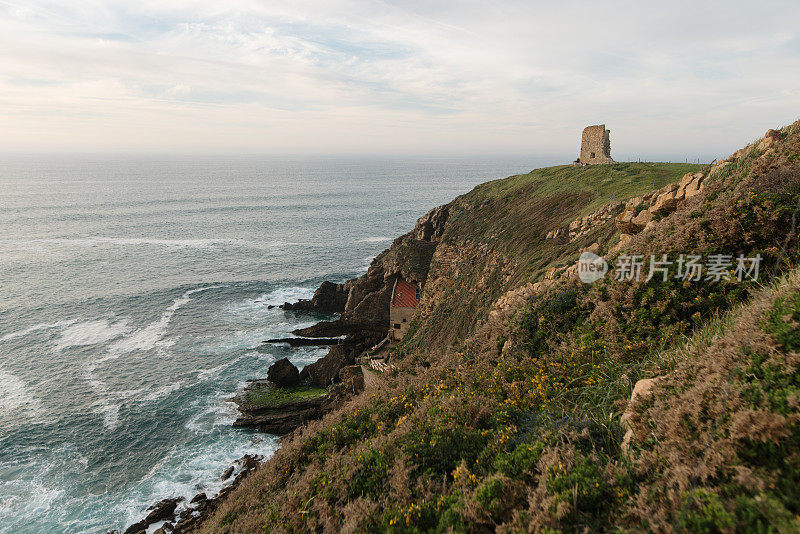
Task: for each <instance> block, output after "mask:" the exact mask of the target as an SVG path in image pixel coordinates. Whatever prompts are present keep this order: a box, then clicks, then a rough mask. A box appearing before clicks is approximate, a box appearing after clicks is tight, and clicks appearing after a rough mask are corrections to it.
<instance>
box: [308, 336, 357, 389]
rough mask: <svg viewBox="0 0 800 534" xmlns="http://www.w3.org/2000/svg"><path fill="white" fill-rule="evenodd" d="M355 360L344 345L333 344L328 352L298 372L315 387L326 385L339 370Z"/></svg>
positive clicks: (334, 377) (330, 382)
mask: <svg viewBox="0 0 800 534" xmlns="http://www.w3.org/2000/svg"><path fill="white" fill-rule="evenodd" d="M354 362H355V355H354V354H353V353H352V351H351V349H350V348H349V347H348V346H346V345H334V346H332V347H331V348H330V350H329V351H328V354H326V355H325V356H323V357H322V358H320V359H319V360H317V361H315V362H314V363H312V364H309V365H306V366H305V367H304V368H303V371H302V372H301V373H300V378H301V379H302V380H308V382H309V384H310V385H312V386H315V387H320V388H324V387H328V386H330V385H331V384H332V383H333V381H334V380H335V379H336V378H337V376H338V374H339V370H340V369H341V368H342V367H345V366H346V365H351V364H353V363H354Z"/></svg>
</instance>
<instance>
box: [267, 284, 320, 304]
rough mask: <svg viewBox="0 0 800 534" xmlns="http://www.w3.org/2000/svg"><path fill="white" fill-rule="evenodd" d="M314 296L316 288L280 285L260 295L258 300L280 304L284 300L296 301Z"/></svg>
mask: <svg viewBox="0 0 800 534" xmlns="http://www.w3.org/2000/svg"><path fill="white" fill-rule="evenodd" d="M313 296H314V289H312V288H310V287H298V286H293V287H279V288H277V289H273V290H272V291H270V292H269V293H266V294H264V295H262V296H261V297H259V298H258V299H257V300H258V301H260V302H261V303H263V304H267V305H273V306H278V305H280V304H283V303H284V302H296V301H298V300H300V299H310V298H311V297H313Z"/></svg>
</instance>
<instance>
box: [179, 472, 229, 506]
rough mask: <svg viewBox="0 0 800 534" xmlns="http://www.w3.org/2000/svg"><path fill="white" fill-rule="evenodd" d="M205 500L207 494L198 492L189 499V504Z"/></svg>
mask: <svg viewBox="0 0 800 534" xmlns="http://www.w3.org/2000/svg"><path fill="white" fill-rule="evenodd" d="M231 467H233V466H231ZM231 473H233V471H231ZM229 476H230V475H229ZM207 500H208V495H206V494H205V493H198V494H197V495H195V496H194V497H192V500H191V501H189V504H198V503H201V502H206V501H207Z"/></svg>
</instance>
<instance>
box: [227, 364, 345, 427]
mask: <svg viewBox="0 0 800 534" xmlns="http://www.w3.org/2000/svg"><path fill="white" fill-rule="evenodd" d="M337 372H338V370H337ZM269 387H272V386H271V384H270V383H269V382H265V381H263V380H253V381H251V382H250V383H249V384H248V385H247V386H246V387H245V388H244V390H242V391H241V392H239V393H238V394H237V395H236V396H235V397H233V398H232V399H231V400H232V401H233V402H234V403H236V404H237V405H238V407H239V417H238V418H237V419H236V421H234V423H233V426H235V427H243V428H257V429H258V430H260V431H261V432H266V433H268V434H275V435H278V436H283V435H286V434H288V433H289V432H291V431H293V430H294V429H296V428H297V427H299V426H301V425H303V424H304V423H306V422H307V421H311V420H314V419H319V418H320V417H322V416H323V415H325V414H326V413H327V412H328V411H330V410H331V409H332V408H333V406H334V405H335V403H336V401H337V400H338V399H337V398H336V396H335V395H326V394H323V395H319V396H316V397H304V396H297V397H294V398H293V397H291V396H288V398H287V400H281V401H275V402H268V403H260V402H253V401H252V400H251V399H250V393H252V392H257V391H264V390H265V389H268V388H269Z"/></svg>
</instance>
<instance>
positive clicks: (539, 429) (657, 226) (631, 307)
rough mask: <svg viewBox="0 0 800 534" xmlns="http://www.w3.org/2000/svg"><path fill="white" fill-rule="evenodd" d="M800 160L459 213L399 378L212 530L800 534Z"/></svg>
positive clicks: (348, 407)
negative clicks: (708, 265) (629, 222)
mask: <svg viewBox="0 0 800 534" xmlns="http://www.w3.org/2000/svg"><path fill="white" fill-rule="evenodd" d="M799 158H800V122H798V123H795V124H793V125H791V126H787V127H785V128H782V129H781V130H779V131H777V132H774V134H771V135H770V136H768V137H767V138H765V140H764V141H760V142H756V143H754V144H753V145H750V146H748V147H746V148H745V149H743V150H742V151H739V152H737V153H736V154H734V156H732V157H731V158H730V159H729V160H727V161H726V162H722V164H718V165H715V166H714V167H713V168H712V167H708V166H706V167H698V166H693V165H675V164H633V163H631V164H614V165H608V166H596V167H589V168H578V167H553V168H548V169H540V170H537V171H533V172H531V173H529V174H525V175H520V176H513V177H510V178H507V179H505V180H497V181H493V182H489V183H487V184H483V185H481V186H479V187H477V188H475V189H474V190H473V191H472V192H470V193H468V194H466V195H463V196H461V197H459V198H457V199H456V200H454V201H453V203H452V204H451V205H450V211H449V218H447V221H446V224H445V225H444V226H443V229H442V232H441V238H440V239H438V241H437V244H436V250H435V252H434V254H433V258H432V260H431V264H430V268H429V271H428V274H427V281H426V284H425V287H424V290H423V294H422V301H421V304H420V308H419V311H418V313H417V315H416V316H415V319H414V320H413V322H412V329H411V332H410V334H409V336H408V337H407V339H406V340H405V342H404V343H403V344H402V345H401V346H400V347H399V348H398V349H397V350H396V351H395V354H394V355H393V363H394V364H395V366H396V368H395V369H393V370H391V371H389V372H387V373H384V374H382V375H381V376H380V377H379V378H378V379H377V381H376V382H377V385H376V386H375V387H372V388H368V389H367V390H365V391H364V392H362V393H360V394H359V395H356V396H354V397H353V398H352V399H351V400H349V401H348V402H347V403H346V404H345V405H344V407H343V408H341V409H339V410H337V411H335V412H333V413H330V414H328V415H327V416H326V417H325V418H324V419H322V420H321V421H317V422H313V423H310V424H308V426H306V427H305V428H303V429H301V430H298V431H297V432H295V433H294V434H293V435H292V436H291V437H290V438H289V439H287V440H285V442H284V444H283V446H282V448H281V449H280V450H279V451H278V452H277V453H276V454H275V456H274V457H273V458H272V459H271V460H270V461H269V462H267V463H266V464H265V465H263V466H262V467H261V468H259V469H258V470H257V471H256V472H255V473H253V474H251V475H249V476H248V477H247V478H246V479H245V480H244V482H243V483H242V485H241V486H239V487H238V488H237V489H236V490H235V491H234V492H232V493H231V495H230V496H229V497H228V498H227V499H226V500H225V502H224V503H223V504H222V506H220V507H219V508H218V509H217V510H216V512H215V513H214V515H213V516H212V517H211V519H210V520H208V521H206V522H205V523H204V524H203V525H202V527H201V530H202V531H205V532H308V531H315V532H365V531H367V532H490V531H502V532H574V531H585V532H596V531H597V532H604V531H606V532H607V531H615V532H618V531H627V532H640V531H659V532H665V531H682V532H732V531H747V532H797V531H798V530H800V522H798V517H799V516H800V490H798V488H800V367H798V366H799V365H800V330H798V326H799V325H800V271H798V269H797V265H798V259H800V254H799V253H800V248H799V247H798V243H797V236H796V234H795V230H794V222H795V218H794V217H793V216H794V215H795V213H796V211H797V208H798V206H800V160H799ZM687 172H692V173H702V180H703V182H702V183H703V188H702V191H700V192H699V193H698V194H697V195H696V196H692V197H691V198H688V197H687V198H686V200H685V201H682V203H681V204H680V205H678V206H677V208H676V209H675V208H672V209H671V210H669V211H665V212H663V213H660V212H659V213H657V214H656V216H655V217H653V219H652V224H648V225H647V226H646V228H645V229H644V230H641V231H640V232H638V233H636V234H635V235H632V236H631V237H628V236H625V239H623V240H622V241H621V238H620V232H619V230H618V225H617V223H616V215H617V214H618V213H617V211H619V210H617V211H615V212H614V215H613V216H611V217H610V218H608V219H604V220H600V219H598V222H597V223H596V224H595V223H593V224H592V226H591V227H590V228H588V230H587V231H586V232H585V233H583V234H581V235H579V236H578V237H576V238H570V237H569V235H565V234H561V237H558V238H549V239H548V237H547V235H548V233H552V232H553V231H554V230H556V229H558V228H567V227H569V225H570V223H571V222H572V221H574V220H575V219H577V218H578V217H582V216H585V215H588V214H591V213H595V212H597V210H598V209H599V208H602V207H603V206H604V205H606V204H608V203H609V202H610V201H621V200H624V199H626V198H628V197H640V196H642V195H645V194H646V193H649V192H651V191H653V189H656V190H659V189H661V188H662V187H663V186H665V185H667V184H670V183H673V182H677V181H679V180H681V178H682V176H683V175H684V174H685V173H687ZM669 191H670V189H669V188H667V192H669ZM633 202H635V204H636V205H635V209H633V211H634V214H640V213H643V212H645V211H647V210H649V209H651V208H648V203H647V202H645V201H641V202H639V201H638V199H637V200H635V201H633ZM629 204H630V203H629ZM609 209H611V208H609ZM615 209H616V208H615ZM619 209H623V208H622V207H621V208H619ZM625 209H629V208H625ZM590 245H592V246H593V247H594V249H595V250H597V251H598V252H599V253H600V254H602V255H604V256H605V257H606V258H608V259H610V260H611V262H612V264H613V261H614V259H615V258H618V257H619V255H620V254H623V253H624V254H630V253H636V254H643V255H648V256H649V255H650V254H659V255H661V254H669V255H670V256H671V257H673V258H674V257H677V255H678V254H681V253H684V254H700V255H703V256H708V255H710V254H716V253H724V254H731V255H734V256H738V255H739V254H743V255H745V256H748V257H753V256H755V255H756V254H760V255H761V257H762V258H763V260H762V263H761V272H760V277H759V279H758V281H757V282H755V281H748V280H745V281H743V282H739V281H738V280H736V277H735V276H734V277H732V278H731V279H730V280H725V279H724V278H723V279H721V280H720V281H718V282H715V281H712V280H700V281H696V282H694V281H692V282H690V281H681V280H677V279H675V278H674V277H673V276H670V277H669V278H668V280H667V281H662V280H661V279H660V278H658V279H654V280H652V281H649V282H647V281H645V280H644V279H642V280H640V281H638V282H622V281H615V280H614V279H613V277H606V278H604V279H602V280H600V281H598V282H595V283H594V284H582V283H580V282H579V281H577V280H576V279H575V277H574V270H573V269H572V266H573V265H574V262H575V260H576V258H577V255H578V254H579V252H580V250H582V249H583V248H586V247H588V246H590ZM670 269H671V271H670V274H671V275H674V274H675V269H676V266H675V265H673V266H671V267H670ZM731 270H733V267H731ZM651 378H652V379H656V380H654V381H653V382H651V383H649V384H648V385H649V387H642V386H644V383H640V387H639V388H638V389H637V395H636V399H635V400H634V401H633V402H630V399H631V393H632V391H633V390H634V386H635V385H636V384H637V382H639V381H640V380H641V379H651ZM623 413H625V417H624V418H622V417H621V416H622V415H623Z"/></svg>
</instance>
